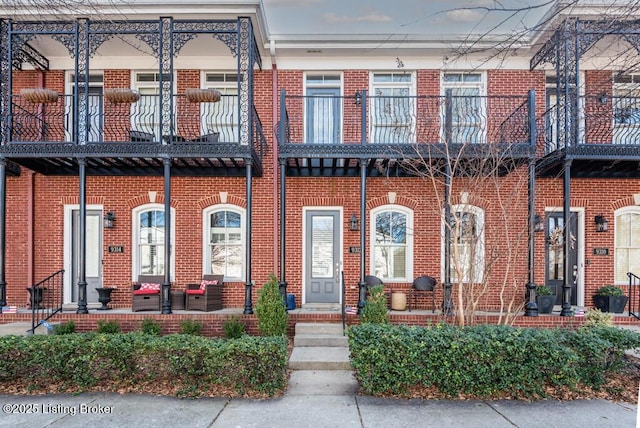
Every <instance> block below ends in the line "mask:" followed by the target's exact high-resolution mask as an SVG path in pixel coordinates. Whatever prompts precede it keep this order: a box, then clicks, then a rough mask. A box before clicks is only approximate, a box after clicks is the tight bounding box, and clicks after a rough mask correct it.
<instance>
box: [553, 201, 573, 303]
mask: <svg viewBox="0 0 640 428" xmlns="http://www.w3.org/2000/svg"><path fill="white" fill-rule="evenodd" d="M546 225H547V227H546V232H545V233H546V241H545V242H546V243H545V259H546V269H545V271H546V280H545V283H546V285H547V286H549V287H550V288H551V289H552V290H555V293H556V305H561V304H562V285H563V283H564V274H565V262H566V259H565V254H564V251H565V245H564V229H565V228H564V217H563V213H561V212H549V213H547V219H546ZM578 239H579V237H578V215H577V213H574V212H572V213H571V216H570V217H569V240H570V241H569V246H570V250H569V265H570V267H571V270H570V272H571V275H570V277H569V284H570V285H571V304H572V305H576V304H577V295H578V286H577V279H578Z"/></svg>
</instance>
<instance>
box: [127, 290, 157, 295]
mask: <svg viewBox="0 0 640 428" xmlns="http://www.w3.org/2000/svg"><path fill="white" fill-rule="evenodd" d="M159 292H160V290H149V289H147V290H133V294H135V295H136V296H139V295H141V294H142V295H144V294H158V293H159Z"/></svg>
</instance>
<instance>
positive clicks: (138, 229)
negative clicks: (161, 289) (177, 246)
mask: <svg viewBox="0 0 640 428" xmlns="http://www.w3.org/2000/svg"><path fill="white" fill-rule="evenodd" d="M132 224H133V239H132V241H133V245H132V246H131V248H133V257H132V259H133V268H132V273H133V279H134V280H135V279H137V277H138V275H163V274H164V273H165V269H164V265H165V259H164V258H165V243H164V237H165V215H164V205H161V204H147V205H143V206H140V207H138V208H136V209H135V210H133V221H132ZM171 242H175V210H174V209H173V208H172V209H171ZM174 266H175V258H174V255H173V251H171V270H170V272H171V277H172V278H173V276H174V273H173V272H174Z"/></svg>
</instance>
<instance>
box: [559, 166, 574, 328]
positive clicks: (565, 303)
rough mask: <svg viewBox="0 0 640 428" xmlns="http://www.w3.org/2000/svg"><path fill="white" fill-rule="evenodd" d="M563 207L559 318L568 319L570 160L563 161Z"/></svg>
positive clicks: (569, 286)
mask: <svg viewBox="0 0 640 428" xmlns="http://www.w3.org/2000/svg"><path fill="white" fill-rule="evenodd" d="M563 193H564V195H563V197H564V201H563V202H564V206H563V213H562V221H563V223H564V224H563V232H564V233H563V235H562V236H563V238H564V275H563V276H564V278H563V279H562V310H561V311H560V316H561V317H570V316H572V315H573V312H572V311H571V283H570V282H569V278H573V266H572V265H571V257H570V256H569V253H570V252H571V227H570V225H569V222H570V220H571V159H565V160H564V189H563Z"/></svg>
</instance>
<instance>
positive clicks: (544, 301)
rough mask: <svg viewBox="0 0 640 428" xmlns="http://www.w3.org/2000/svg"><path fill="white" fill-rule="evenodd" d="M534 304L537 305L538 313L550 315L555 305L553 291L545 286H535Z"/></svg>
mask: <svg viewBox="0 0 640 428" xmlns="http://www.w3.org/2000/svg"><path fill="white" fill-rule="evenodd" d="M536 303H537V304H538V313H541V314H550V313H551V312H552V311H553V305H554V304H555V303H556V296H555V294H554V293H553V290H551V288H550V287H547V286H546V285H537V286H536Z"/></svg>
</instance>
